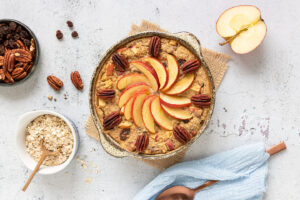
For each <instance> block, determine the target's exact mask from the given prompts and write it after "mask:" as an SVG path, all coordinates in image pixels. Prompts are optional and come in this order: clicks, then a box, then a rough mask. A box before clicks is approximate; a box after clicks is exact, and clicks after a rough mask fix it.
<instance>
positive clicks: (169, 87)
mask: <svg viewBox="0 0 300 200" xmlns="http://www.w3.org/2000/svg"><path fill="white" fill-rule="evenodd" d="M173 57H174V56H173ZM174 59H175V61H176V63H177V76H176V78H175V81H174V82H173V83H172V84H171V85H170V87H169V88H168V89H170V88H171V87H172V86H173V85H174V84H175V83H176V81H177V79H178V77H179V70H180V69H179V65H178V62H177V60H176V58H174ZM167 74H168V75H169V73H167ZM168 81H169V77H168ZM167 84H168V82H167V83H166V85H165V86H164V87H163V88H162V90H164V89H165V87H166V86H167Z"/></svg>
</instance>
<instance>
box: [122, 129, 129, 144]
mask: <svg viewBox="0 0 300 200" xmlns="http://www.w3.org/2000/svg"><path fill="white" fill-rule="evenodd" d="M129 133H130V128H125V129H123V130H122V131H121V133H120V140H122V141H125V140H126V139H127V137H128V135H129Z"/></svg>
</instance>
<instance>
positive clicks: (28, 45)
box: [23, 39, 31, 48]
mask: <svg viewBox="0 0 300 200" xmlns="http://www.w3.org/2000/svg"><path fill="white" fill-rule="evenodd" d="M23 41H24V44H25V45H26V46H27V47H28V48H29V47H30V45H31V42H30V40H28V39H25V40H23Z"/></svg>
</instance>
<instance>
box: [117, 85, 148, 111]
mask: <svg viewBox="0 0 300 200" xmlns="http://www.w3.org/2000/svg"><path fill="white" fill-rule="evenodd" d="M150 90H151V87H150V85H148V84H146V83H141V82H138V83H134V84H131V85H129V86H128V87H127V88H126V89H125V90H124V91H123V92H122V93H121V95H120V97H119V102H118V105H119V107H120V108H122V107H123V106H124V105H125V104H126V103H127V101H128V100H129V98H130V97H132V96H133V95H134V94H136V93H138V92H142V91H150Z"/></svg>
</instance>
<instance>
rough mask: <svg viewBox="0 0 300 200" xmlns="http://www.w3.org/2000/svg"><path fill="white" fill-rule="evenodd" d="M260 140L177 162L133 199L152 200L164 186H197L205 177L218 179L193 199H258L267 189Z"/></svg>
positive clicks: (265, 155)
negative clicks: (192, 159) (210, 154)
mask: <svg viewBox="0 0 300 200" xmlns="http://www.w3.org/2000/svg"><path fill="white" fill-rule="evenodd" d="M269 157H270V156H269V154H268V153H266V152H265V148H264V145H263V144H253V145H246V146H242V147H238V148H235V149H233V150H229V151H226V152H222V153H218V154H215V155H212V156H210V157H207V158H204V159H201V160H195V161H189V162H183V163H179V164H177V165H174V166H172V167H170V168H168V169H167V170H165V171H164V172H163V173H161V174H160V175H158V176H157V177H156V178H155V179H154V180H152V181H151V182H150V183H149V184H148V185H146V186H145V187H144V188H143V189H142V190H141V191H140V192H139V193H138V194H137V195H136V196H135V197H134V200H154V199H155V198H156V197H157V195H158V194H160V193H161V192H162V191H163V190H165V189H167V188H169V187H171V186H174V185H184V186H187V187H189V188H196V187H198V186H200V185H202V184H203V183H205V182H206V181H207V180H220V182H218V183H216V184H214V185H212V186H209V187H208V188H206V189H204V190H201V191H199V192H198V193H197V194H196V196H195V200H248V199H250V200H258V199H262V196H263V193H264V192H265V191H266V177H267V173H268V166H267V160H268V158H269Z"/></svg>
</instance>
